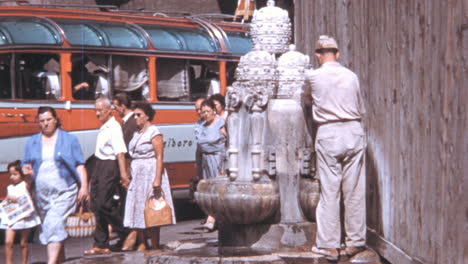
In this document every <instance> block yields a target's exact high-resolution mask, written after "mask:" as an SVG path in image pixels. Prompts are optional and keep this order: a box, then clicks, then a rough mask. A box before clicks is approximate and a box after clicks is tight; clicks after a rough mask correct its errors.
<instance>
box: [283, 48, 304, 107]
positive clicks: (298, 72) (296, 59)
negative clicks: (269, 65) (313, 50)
mask: <svg viewBox="0 0 468 264" xmlns="http://www.w3.org/2000/svg"><path fill="white" fill-rule="evenodd" d="M308 66H309V56H307V55H304V54H302V53H300V52H297V51H296V45H290V46H289V51H288V52H286V53H285V54H283V55H281V57H280V58H279V59H278V67H277V72H278V92H277V95H276V98H278V99H291V98H293V97H294V98H296V99H298V98H299V97H300V96H301V92H302V89H301V88H302V86H303V85H304V81H305V75H304V74H305V70H306V68H307V67H308Z"/></svg>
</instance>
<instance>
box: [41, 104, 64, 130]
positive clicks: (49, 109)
mask: <svg viewBox="0 0 468 264" xmlns="http://www.w3.org/2000/svg"><path fill="white" fill-rule="evenodd" d="M46 112H49V113H51V114H52V116H53V117H54V118H55V119H57V127H62V122H60V119H59V118H58V116H57V112H56V111H55V109H54V108H53V107H51V106H39V108H38V109H37V116H38V117H39V115H42V114H43V113H46Z"/></svg>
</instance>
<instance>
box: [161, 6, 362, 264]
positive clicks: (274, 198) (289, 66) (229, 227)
mask: <svg viewBox="0 0 468 264" xmlns="http://www.w3.org/2000/svg"><path fill="white" fill-rule="evenodd" d="M251 34H252V40H253V43H254V49H253V50H252V51H251V52H249V53H247V54H246V55H244V56H243V57H242V58H241V59H240V62H239V65H238V68H237V69H236V81H235V82H234V83H233V85H232V86H231V87H229V88H228V91H227V94H226V99H227V100H226V101H227V107H228V111H229V115H228V118H227V130H228V134H229V143H228V148H227V157H228V162H227V173H228V177H217V178H214V179H209V180H202V181H200V182H199V184H198V187H197V191H196V193H195V198H196V201H197V203H198V205H199V206H200V208H202V210H203V211H204V212H205V213H206V214H209V215H213V216H215V218H216V219H217V223H218V230H219V231H218V241H217V246H218V251H216V253H217V254H219V255H222V256H223V258H221V259H224V260H223V261H220V258H219V256H216V254H214V255H212V258H210V257H209V256H206V254H205V255H204V256H203V262H196V261H195V259H194V258H191V259H190V258H188V259H187V261H186V262H184V261H183V259H184V258H186V257H187V255H190V254H191V253H190V254H188V253H187V252H185V253H184V254H182V255H183V257H182V258H177V261H176V260H175V259H174V258H172V260H171V258H170V257H169V258H165V259H164V258H158V259H155V260H156V261H157V262H154V263H287V262H285V259H287V258H294V257H295V256H296V257H297V256H304V254H306V255H307V254H309V255H311V254H312V253H310V248H311V246H312V245H313V244H314V242H315V231H316V226H315V223H313V221H314V218H315V208H316V205H317V203H318V198H319V184H318V181H317V180H314V162H313V161H314V158H313V157H314V150H313V140H312V133H311V131H312V127H311V126H310V124H311V120H310V117H311V115H310V114H307V110H308V109H310V106H308V105H307V104H306V100H305V98H306V96H304V86H305V70H306V69H307V68H308V67H309V57H308V56H306V55H304V54H302V53H300V52H298V51H296V50H295V46H294V45H290V39H291V23H290V20H289V17H288V13H287V11H285V10H283V9H281V8H278V7H276V6H275V4H274V1H272V0H269V1H268V3H267V7H264V8H262V9H260V10H258V11H256V12H255V14H254V17H253V20H252V23H251ZM227 249H234V250H233V252H237V253H236V254H235V255H237V256H239V254H240V255H242V254H244V253H245V255H251V254H252V252H257V253H256V254H258V255H262V256H264V257H265V258H260V259H257V260H255V259H252V258H250V260H245V259H244V260H242V258H241V257H242V256H239V258H238V259H231V260H229V261H227V260H225V259H226V258H225V253H226V252H227V251H229V250H227ZM226 250H227V251H226ZM204 252H205V251H204ZM239 252H240V253H239ZM271 252H275V254H273V255H272V254H271ZM192 253H193V252H192ZM171 254H172V253H171ZM171 254H169V255H170V256H177V253H174V254H173V255H171ZM254 255H255V254H254ZM312 255H313V254H312ZM193 257H195V256H193ZM311 258H314V257H313V256H312V257H311ZM315 259H317V256H315ZM194 261H195V262H194ZM301 263H303V262H301ZM308 263H309V262H308ZM310 263H312V262H310ZM313 263H318V262H313ZM364 263H371V262H364Z"/></svg>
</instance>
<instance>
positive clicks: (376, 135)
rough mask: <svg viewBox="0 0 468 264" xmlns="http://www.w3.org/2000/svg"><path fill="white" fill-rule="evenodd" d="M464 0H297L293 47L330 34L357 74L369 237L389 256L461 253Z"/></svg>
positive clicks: (465, 256) (429, 258) (417, 259)
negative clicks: (362, 106) (361, 95)
mask: <svg viewBox="0 0 468 264" xmlns="http://www.w3.org/2000/svg"><path fill="white" fill-rule="evenodd" d="M467 2H468V1H461V0H458V1H457V0H450V1H424V0H412V1H407V0H394V1H373V0H359V1H352V0H336V1H327V0H302V1H301V0H298V1H295V15H296V16H295V25H296V29H295V32H296V44H297V46H298V49H299V50H301V51H303V52H305V53H307V54H309V55H311V57H312V56H313V50H314V44H315V41H316V40H317V38H318V37H319V35H322V34H329V35H332V36H334V37H336V38H337V41H338V44H339V46H340V49H341V57H340V58H341V62H342V63H343V64H344V65H346V66H348V67H350V68H351V69H352V70H354V71H355V72H356V73H357V74H358V75H359V76H360V79H361V86H362V88H363V90H364V92H363V93H364V96H365V99H366V104H367V117H366V120H365V123H366V129H367V133H368V143H369V147H368V151H367V153H368V155H367V161H368V164H367V170H368V172H367V179H368V186H367V197H368V207H367V209H368V225H369V227H370V228H371V229H372V230H375V231H373V232H371V233H372V234H371V236H372V239H371V240H370V241H374V242H375V244H376V245H377V249H378V250H379V252H380V253H381V254H382V255H383V256H384V257H386V258H388V259H389V260H390V261H392V260H393V261H394V263H466V262H468V250H467V249H465V247H466V241H467V240H466V239H465V238H464V235H463V234H464V233H465V234H466V232H467V218H468V216H467V212H468V209H467V205H466V200H467V199H466V198H465V196H466V195H465V196H464V195H463V193H464V192H463V191H464V190H466V178H467V174H468V170H467V165H466V163H467V157H468V155H467V154H468V153H467V152H468V145H467V144H468V143H467V141H468V140H467V137H468V136H467V132H466V131H467V129H468V127H467V123H466V113H467V110H466V103H467V101H468V99H467V98H468V94H467V89H468V87H467V86H468V85H466V83H467V82H466V81H467V77H466V76H467V73H468V71H467V60H468V55H466V54H467V49H468V44H467V41H468V40H467V39H468V36H467V35H468V33H467V32H466V31H467V29H463V28H468V24H467V23H468V20H467V13H466V12H467V10H468V7H467V6H468V3H467ZM463 25H467V26H463ZM312 58H313V57H312ZM313 66H314V67H316V66H317V65H316V62H313ZM374 232H375V233H374Z"/></svg>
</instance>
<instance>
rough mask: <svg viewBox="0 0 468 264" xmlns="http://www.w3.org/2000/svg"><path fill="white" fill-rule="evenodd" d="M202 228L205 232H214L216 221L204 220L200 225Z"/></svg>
mask: <svg viewBox="0 0 468 264" xmlns="http://www.w3.org/2000/svg"><path fill="white" fill-rule="evenodd" d="M202 228H203V230H205V231H207V232H214V231H215V230H216V229H217V228H216V223H215V222H214V223H213V222H212V223H208V222H206V223H205V224H204V225H202Z"/></svg>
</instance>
